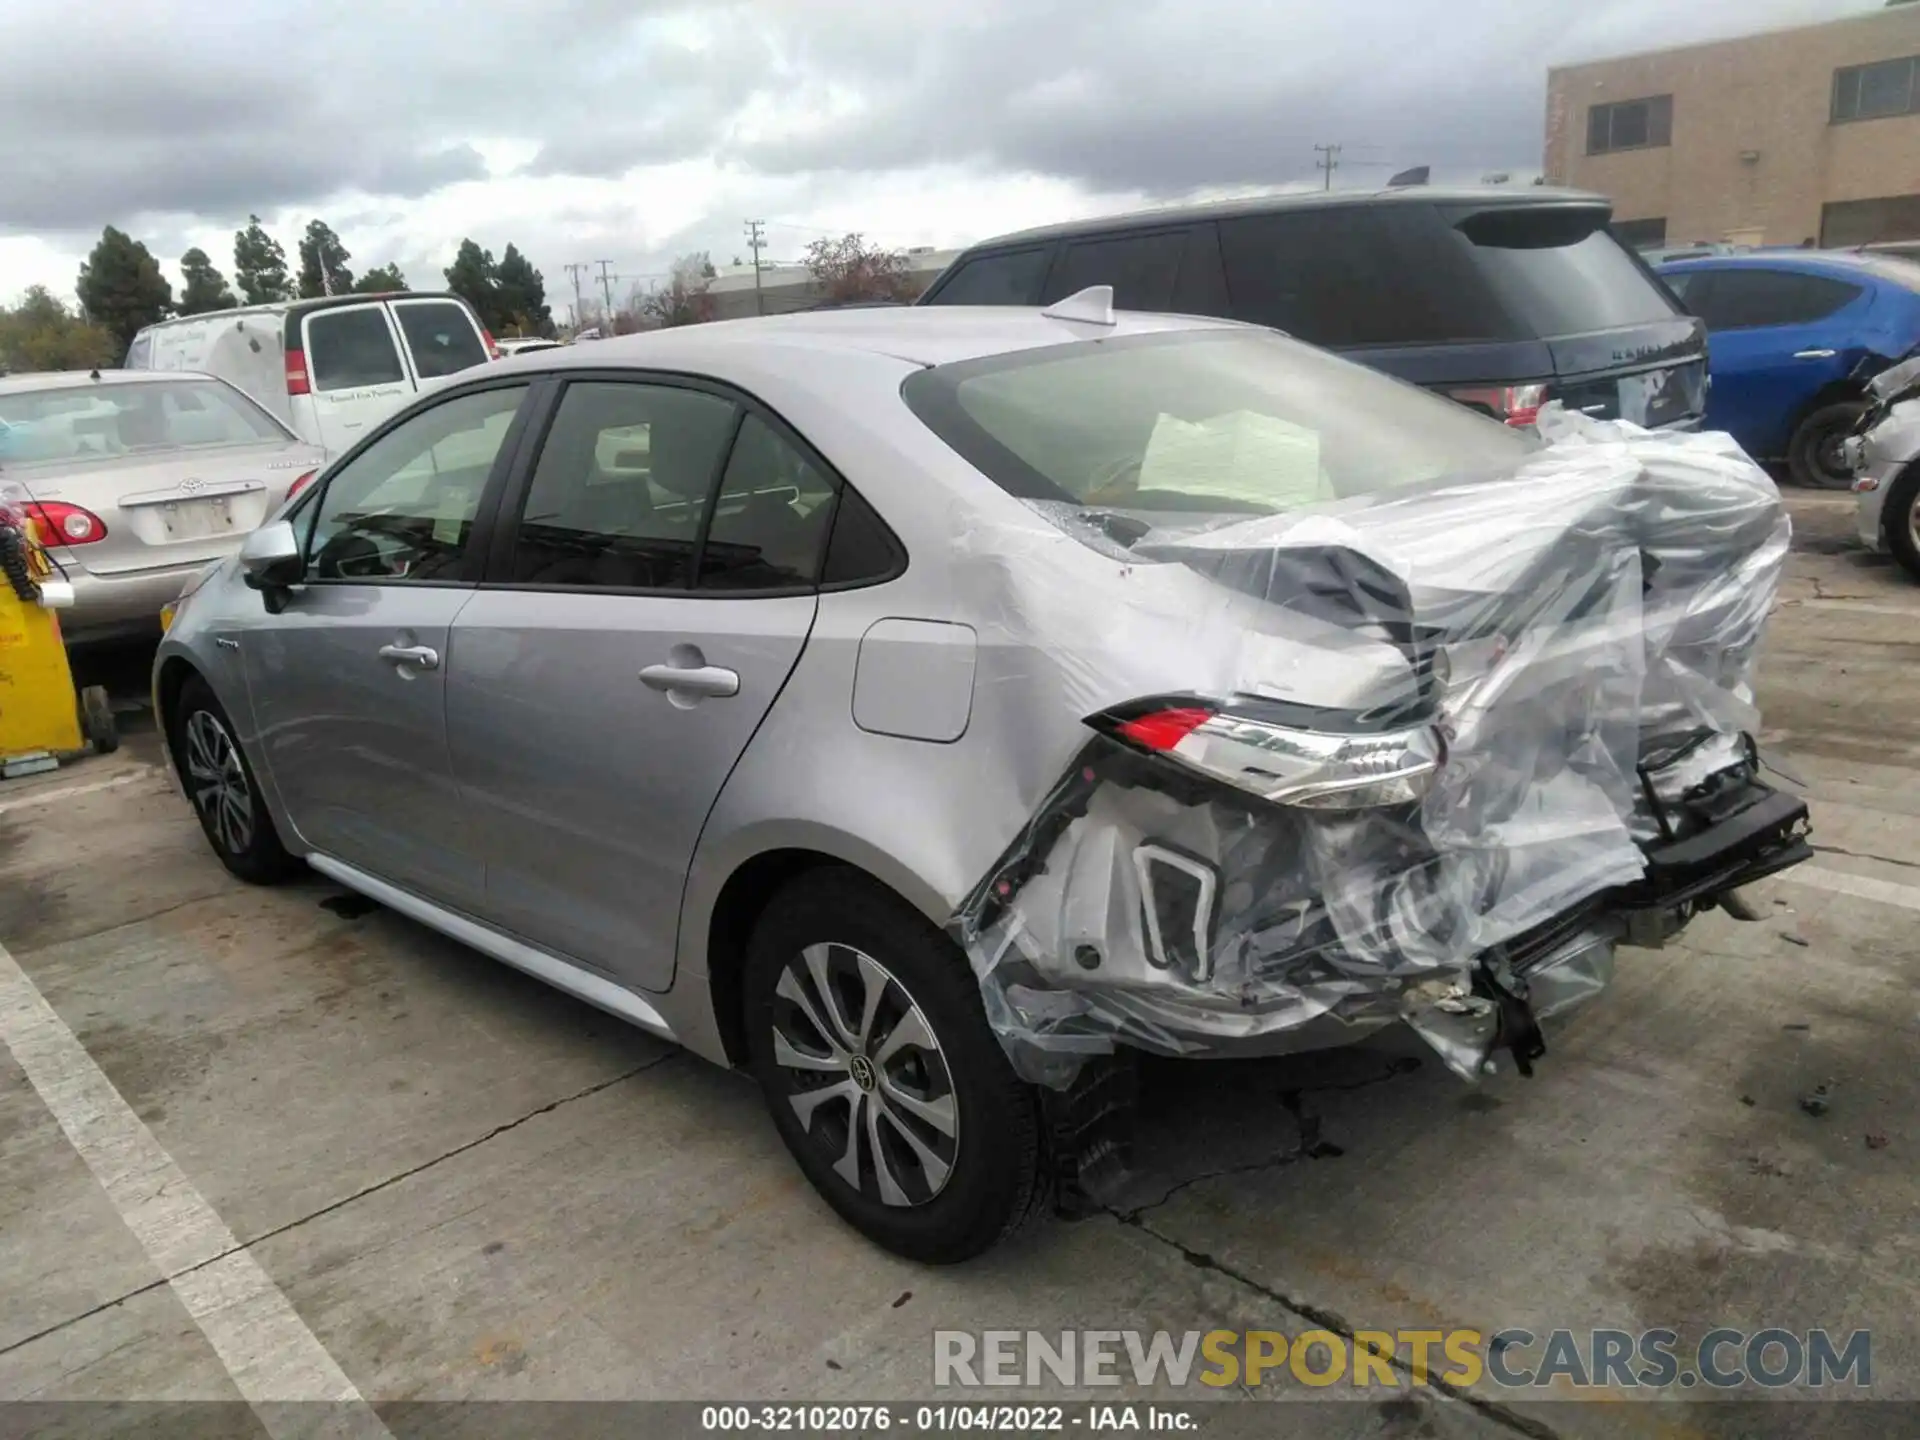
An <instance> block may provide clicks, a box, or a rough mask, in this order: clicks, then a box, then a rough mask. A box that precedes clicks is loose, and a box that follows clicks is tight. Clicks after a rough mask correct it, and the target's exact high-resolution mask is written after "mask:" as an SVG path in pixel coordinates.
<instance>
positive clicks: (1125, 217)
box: [965, 185, 1613, 255]
mask: <svg viewBox="0 0 1920 1440" xmlns="http://www.w3.org/2000/svg"><path fill="white" fill-rule="evenodd" d="M1490 201H1491V202H1498V203H1499V204H1502V205H1553V204H1559V205H1569V204H1577V205H1605V206H1606V207H1607V208H1608V209H1609V210H1611V209H1612V208H1613V207H1612V202H1611V201H1609V200H1608V199H1607V198H1606V197H1605V196H1604V195H1598V194H1595V193H1594V192H1592V191H1589V190H1564V189H1560V188H1557V187H1550V186H1545V185H1522V186H1510V185H1395V186H1390V187H1387V188H1384V189H1380V190H1299V191H1281V192H1279V193H1278V194H1271V195H1247V196H1240V197H1236V198H1234V199H1230V200H1208V201H1203V202H1200V203H1198V204H1193V205H1168V206H1162V207H1160V208H1158V209H1152V210H1132V211H1128V212H1126V213H1124V214H1120V215H1100V216H1095V217H1093V218H1090V219H1085V220H1065V221H1060V222H1057V223H1055V224H1052V225H1040V226H1036V227H1034V228H1033V229H1031V230H1013V231H1009V232H1008V233H1007V234H1005V235H996V236H994V237H993V238H992V239H989V240H981V241H979V242H977V243H976V244H973V245H969V246H968V247H967V249H966V251H965V253H966V254H969V255H970V254H972V253H974V252H975V251H978V250H986V249H998V248H999V247H1001V246H1003V245H1024V244H1032V243H1035V242H1038V241H1044V240H1061V239H1070V238H1072V237H1074V236H1079V235H1092V234H1100V235H1105V234H1108V233H1111V232H1113V231H1117V230H1151V229H1155V228H1158V227H1159V226H1162V225H1190V224H1192V223H1193V222H1195V221H1197V220H1234V219H1239V218H1241V217H1242V216H1247V215H1270V214H1272V213H1273V212H1274V211H1276V210H1327V209H1346V208H1352V207H1358V206H1371V205H1416V204H1427V205H1436V204H1437V205H1472V204H1482V203H1486V202H1490Z"/></svg>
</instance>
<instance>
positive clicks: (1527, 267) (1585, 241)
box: [1452, 205, 1674, 340]
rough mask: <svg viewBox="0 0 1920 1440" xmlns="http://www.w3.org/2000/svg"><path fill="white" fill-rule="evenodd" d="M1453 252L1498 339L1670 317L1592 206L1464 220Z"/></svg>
mask: <svg viewBox="0 0 1920 1440" xmlns="http://www.w3.org/2000/svg"><path fill="white" fill-rule="evenodd" d="M1452 235H1453V241H1452V244H1453V249H1454V253H1455V254H1459V255H1464V256H1466V257H1467V259H1468V261H1469V263H1470V264H1471V265H1472V267H1473V270H1474V272H1475V274H1476V275H1477V276H1478V277H1479V282H1480V286H1481V288H1482V289H1483V290H1484V292H1486V293H1487V296H1488V303H1489V304H1491V305H1492V306H1493V307H1495V308H1497V310H1498V311H1499V312H1500V313H1501V314H1502V315H1503V316H1504V317H1505V325H1506V327H1507V334H1506V335H1504V336H1503V337H1502V338H1513V339H1542V340H1545V339H1553V338H1555V337H1557V336H1562V335H1584V334H1588V333H1590V332H1592V331H1595V330H1616V329H1620V328H1622V327H1625V326H1628V325H1645V324H1648V323H1651V322H1653V321H1658V320H1670V319H1672V318H1673V313H1674V312H1673V306H1672V304H1671V303H1670V302H1669V301H1668V299H1667V297H1666V296H1665V295H1663V294H1662V293H1661V292H1660V289H1659V287H1658V286H1656V285H1655V284H1654V283H1653V281H1652V280H1650V279H1649V278H1648V277H1647V274H1646V272H1645V271H1643V270H1642V269H1641V268H1640V265H1639V263H1638V262H1637V261H1636V260H1635V259H1634V257H1633V255H1632V254H1631V253H1630V252H1629V251H1628V250H1627V248H1626V247H1625V246H1623V245H1622V244H1621V243H1620V242H1619V241H1618V240H1617V239H1615V238H1614V236H1613V234H1612V233H1611V232H1610V231H1609V230H1608V228H1607V213H1606V211H1604V210H1602V209H1600V208H1598V207H1596V206H1577V207H1568V206H1549V205H1514V206H1509V207H1505V208H1502V209H1498V210H1483V211H1479V212H1477V213H1472V214H1468V215H1465V216H1463V217H1461V218H1460V219H1459V223H1457V224H1456V225H1454V226H1453V227H1452Z"/></svg>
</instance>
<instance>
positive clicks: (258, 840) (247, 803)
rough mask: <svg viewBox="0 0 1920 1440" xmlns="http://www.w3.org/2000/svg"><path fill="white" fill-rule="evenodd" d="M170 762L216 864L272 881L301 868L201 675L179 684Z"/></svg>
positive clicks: (257, 879)
mask: <svg viewBox="0 0 1920 1440" xmlns="http://www.w3.org/2000/svg"><path fill="white" fill-rule="evenodd" d="M171 739H172V742H173V747H174V762H175V764H176V765H177V766H178V768H179V771H180V780H181V783H182V784H183V785H185V786H186V791H187V798H188V799H190V800H192V801H193V812H194V814H195V815H196V816H197V817H198V818H199V821H200V829H201V830H202V831H203V832H204V833H205V834H206V837H207V843H208V844H209V845H211V846H213V853H214V854H216V855H218V856H219V857H220V863H221V864H222V865H224V866H226V867H227V869H229V870H230V871H232V872H233V873H234V874H235V875H237V876H239V877H240V878H241V879H242V880H246V881H249V882H250V883H252V884H255V885H270V884H272V883H273V882H274V881H276V880H283V879H285V878H286V877H287V876H289V875H291V874H293V873H295V872H296V871H298V870H299V869H300V862H299V861H298V860H297V859H295V858H294V857H293V856H291V855H289V854H288V853H287V850H286V847H285V846H283V845H282V844H281V843H280V836H279V833H278V832H277V831H275V829H274V828H273V817H272V816H271V815H270V814H268V813H267V807H266V803H265V801H263V800H262V799H261V798H260V786H259V784H258V783H257V782H256V781H255V780H254V777H253V770H252V768H251V767H250V766H249V765H248V764H247V757H246V755H245V754H244V753H243V752H242V751H241V749H240V742H239V741H238V740H237V739H235V738H234V733H233V722H232V721H231V720H229V719H228V718H227V712H226V711H225V710H223V709H222V708H221V706H220V702H219V700H218V699H216V698H215V697H214V693H213V689H212V687H211V686H209V685H208V684H207V682H206V681H205V680H202V679H201V678H200V677H199V676H197V675H196V676H194V677H193V678H192V679H190V680H188V681H187V683H186V684H185V685H183V686H181V688H180V702H179V705H178V706H177V707H176V709H175V711H174V723H173V727H172V732H171Z"/></svg>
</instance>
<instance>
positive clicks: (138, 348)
mask: <svg viewBox="0 0 1920 1440" xmlns="http://www.w3.org/2000/svg"><path fill="white" fill-rule="evenodd" d="M152 355H153V336H151V335H149V334H148V333H147V332H146V331H144V330H142V331H141V332H140V333H139V334H138V335H136V336H134V337H133V344H131V345H129V346H128V347H127V364H126V368H127V369H129V370H144V369H146V368H147V365H148V363H149V361H150V359H151V358H152Z"/></svg>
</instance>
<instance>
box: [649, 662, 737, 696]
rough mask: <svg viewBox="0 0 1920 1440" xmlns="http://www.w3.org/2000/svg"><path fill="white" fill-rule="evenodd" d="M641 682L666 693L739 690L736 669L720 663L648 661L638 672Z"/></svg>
mask: <svg viewBox="0 0 1920 1440" xmlns="http://www.w3.org/2000/svg"><path fill="white" fill-rule="evenodd" d="M640 680H641V683H642V684H645V685H647V686H650V687H651V688H652V689H655V690H665V691H667V692H668V693H669V694H671V693H673V692H674V691H679V692H680V693H681V694H683V695H711V696H714V697H716V698H721V697H725V696H728V695H738V694H739V693H740V672H739V671H737V670H729V669H727V668H726V667H725V666H722V665H649V666H647V668H646V669H644V670H642V671H641V672H640Z"/></svg>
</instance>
